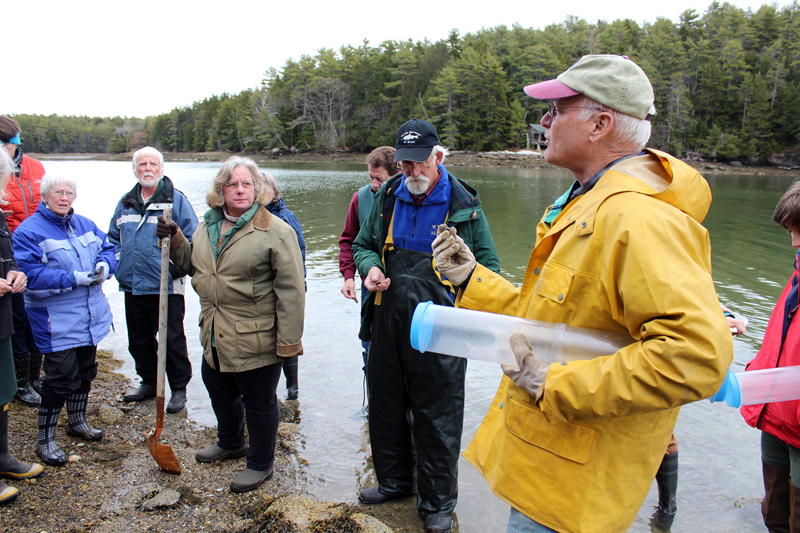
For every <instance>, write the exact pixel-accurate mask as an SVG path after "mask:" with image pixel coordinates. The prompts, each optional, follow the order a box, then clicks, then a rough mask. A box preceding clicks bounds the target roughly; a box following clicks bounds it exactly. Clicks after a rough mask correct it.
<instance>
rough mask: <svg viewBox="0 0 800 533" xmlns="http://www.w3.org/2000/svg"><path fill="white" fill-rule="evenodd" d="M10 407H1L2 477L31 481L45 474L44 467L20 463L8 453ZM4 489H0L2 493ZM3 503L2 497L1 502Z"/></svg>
mask: <svg viewBox="0 0 800 533" xmlns="http://www.w3.org/2000/svg"><path fill="white" fill-rule="evenodd" d="M6 409H8V405H3V406H0V476H2V477H6V478H13V479H30V478H34V477H38V476H40V475H41V474H42V472H44V468H43V467H42V465H39V464H36V463H23V462H21V461H18V460H17V459H16V458H14V456H12V455H11V453H10V452H9V451H8V411H7V410H6ZM2 490H3V489H2V488H0V492H1V491H2ZM2 501H3V498H2V495H0V502H2Z"/></svg>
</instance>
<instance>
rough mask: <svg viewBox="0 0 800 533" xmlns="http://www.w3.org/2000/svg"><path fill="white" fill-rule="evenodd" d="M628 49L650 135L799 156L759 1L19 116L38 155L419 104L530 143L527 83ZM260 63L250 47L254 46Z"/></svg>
mask: <svg viewBox="0 0 800 533" xmlns="http://www.w3.org/2000/svg"><path fill="white" fill-rule="evenodd" d="M598 53H607V54H625V55H628V56H629V57H630V58H631V59H633V60H634V61H636V62H637V63H638V64H639V65H640V66H641V67H642V68H643V69H644V70H645V72H646V73H647V74H648V76H649V77H650V80H651V82H652V83H653V86H654V88H655V93H656V107H657V108H658V115H657V116H655V117H654V118H653V119H652V122H653V136H652V137H651V140H650V146H651V147H654V148H659V149H662V150H666V151H669V152H671V153H674V154H676V155H677V156H679V157H690V156H693V155H695V154H696V155H699V156H702V157H707V158H718V159H722V160H733V159H740V160H743V161H745V162H747V163H751V164H757V163H760V162H767V161H772V162H773V163H778V164H786V161H792V162H793V161H794V160H795V159H796V152H797V148H798V145H800V90H799V89H800V4H798V2H797V1H796V0H795V1H793V2H792V3H791V4H789V5H786V6H784V7H781V6H778V5H777V4H773V5H762V6H761V7H760V8H759V9H758V10H757V11H750V10H743V9H741V8H738V7H736V6H732V5H730V4H728V3H720V2H713V3H711V4H710V5H709V6H708V8H707V9H706V10H705V12H704V13H702V14H699V13H698V12H697V11H695V10H687V11H685V12H683V13H682V14H681V15H680V17H679V20H678V21H671V20H668V19H665V18H658V19H657V20H655V21H654V22H647V23H641V24H640V23H637V22H635V21H633V20H630V19H626V20H615V21H613V22H606V21H598V22H597V23H589V22H587V21H586V20H583V19H580V18H578V17H568V18H567V19H566V20H565V21H564V22H562V23H560V24H551V25H549V26H547V27H545V28H544V29H533V28H522V27H520V26H518V25H514V26H512V27H506V26H498V27H494V28H489V29H482V30H481V31H478V32H475V33H467V34H465V35H463V36H462V35H459V33H458V31H457V30H452V31H451V32H450V35H449V38H448V39H445V40H440V41H436V42H429V41H424V42H416V43H415V42H411V41H385V42H383V43H380V44H379V45H377V46H373V45H372V44H370V43H369V42H367V41H364V42H363V44H362V45H361V46H358V47H353V46H350V45H347V46H343V47H341V48H340V49H339V50H338V51H335V50H333V49H321V50H319V51H318V53H317V54H316V55H315V56H313V57H310V56H301V57H300V59H298V60H292V59H290V60H287V61H286V63H285V65H284V66H283V68H282V69H281V70H276V69H274V68H270V69H269V70H267V71H266V72H265V75H264V79H263V80H262V81H261V85H260V87H258V88H253V89H247V90H244V91H242V92H240V93H238V94H235V95H234V94H222V95H220V96H217V95H214V96H210V97H208V98H206V99H204V100H203V101H197V102H194V103H192V104H191V105H188V106H183V107H176V108H175V109H173V110H172V111H171V112H170V113H165V114H161V115H157V116H150V117H145V118H126V117H113V118H110V117H72V116H59V115H50V116H43V115H23V114H20V115H15V116H14V118H15V119H16V120H17V121H18V122H19V124H20V128H21V130H22V148H23V150H24V151H28V152H37V153H52V154H58V153H114V152H127V151H130V150H132V149H136V148H139V147H141V146H144V145H152V146H155V147H156V148H159V149H160V150H162V151H165V152H204V151H212V150H213V151H230V152H251V153H260V152H268V151H285V150H299V151H307V150H325V151H339V150H351V151H358V152H364V151H368V150H370V149H372V148H374V147H376V146H379V145H382V144H394V136H395V132H396V130H397V127H398V126H399V125H400V124H401V123H403V122H405V121H406V120H408V119H409V118H413V117H420V118H428V119H429V120H431V121H432V122H433V123H434V124H436V126H437V128H438V129H439V133H440V137H441V138H442V141H443V143H445V144H446V145H447V146H449V147H450V148H453V149H457V150H476V151H485V150H503V149H508V148H514V147H522V148H524V147H525V134H526V131H527V128H528V124H536V123H538V122H539V120H540V119H541V116H542V113H544V112H546V110H547V108H546V105H544V104H543V103H542V102H537V101H535V100H532V99H530V98H528V97H527V96H525V94H524V93H523V92H522V88H523V86H525V85H527V84H530V83H535V82H537V81H541V80H546V79H550V78H553V77H555V76H557V75H558V74H559V73H561V72H562V71H564V70H565V69H566V68H568V67H569V66H570V65H571V64H572V63H574V62H575V61H576V60H577V59H578V58H580V57H581V56H583V55H585V54H598ZM253 60H254V61H257V60H258V59H257V54H254V58H253Z"/></svg>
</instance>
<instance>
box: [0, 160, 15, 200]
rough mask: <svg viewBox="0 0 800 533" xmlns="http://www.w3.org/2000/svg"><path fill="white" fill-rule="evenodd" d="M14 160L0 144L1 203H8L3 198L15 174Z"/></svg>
mask: <svg viewBox="0 0 800 533" xmlns="http://www.w3.org/2000/svg"><path fill="white" fill-rule="evenodd" d="M14 170H15V169H14V161H12V160H11V156H10V155H9V153H8V151H7V150H6V149H5V148H3V147H1V146H0V205H8V202H6V201H5V200H3V197H4V196H5V194H6V185H8V180H9V178H11V175H12V174H14Z"/></svg>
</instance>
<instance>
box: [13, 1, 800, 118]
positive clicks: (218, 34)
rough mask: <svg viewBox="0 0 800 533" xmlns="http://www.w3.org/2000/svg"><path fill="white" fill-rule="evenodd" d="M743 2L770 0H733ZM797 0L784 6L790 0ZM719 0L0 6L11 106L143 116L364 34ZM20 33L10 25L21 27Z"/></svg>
mask: <svg viewBox="0 0 800 533" xmlns="http://www.w3.org/2000/svg"><path fill="white" fill-rule="evenodd" d="M730 3H732V4H734V5H737V6H739V7H741V8H743V9H748V8H750V9H753V11H757V10H758V8H759V7H760V6H761V5H763V4H765V3H768V2H763V1H757V0H733V1H732V2H730ZM787 3H788V2H787V1H784V2H780V3H779V5H781V6H784V5H787ZM709 4H710V0H709V1H708V2H698V1H697V0H674V1H671V2H666V3H664V4H662V3H661V2H650V1H644V0H613V1H612V2H601V1H598V0H572V1H570V2H518V1H517V2H513V1H507V0H493V1H489V2H476V1H474V0H463V1H461V2H458V1H452V0H451V1H450V2H437V1H433V2H380V3H378V2H375V1H374V0H353V1H349V0H344V1H340V2H330V1H325V2H323V1H320V0H299V1H295V2H276V1H266V2H263V1H262V2H257V1H249V2H246V1H241V0H227V1H213V2H209V1H207V0H196V1H191V2H189V1H177V0H139V1H137V2H130V3H128V2H125V3H124V4H123V3H122V2H117V1H114V0H103V1H85V0H77V1H74V2H64V1H63V0H58V1H52V0H44V1H43V0H10V1H9V2H8V3H7V5H4V6H3V7H2V8H0V27H2V29H0V31H2V33H3V39H2V41H3V43H4V46H3V48H4V53H3V55H4V57H5V61H3V65H4V67H5V68H4V69H3V74H2V75H0V78H1V79H2V80H3V81H2V83H0V114H21V113H31V114H44V115H49V114H52V113H56V114H59V115H88V116H115V115H119V116H137V117H145V116H148V115H157V114H160V113H166V112H169V111H170V110H172V109H173V108H175V107H180V106H185V105H190V104H191V103H192V102H194V101H195V100H202V99H203V98H206V97H208V96H211V95H213V94H222V93H223V92H228V93H238V92H240V91H242V90H244V89H247V88H251V87H257V86H259V84H260V83H261V79H262V78H263V74H264V71H266V70H267V69H268V68H269V67H275V68H277V69H280V68H281V67H282V66H283V65H284V63H285V61H286V59H288V58H290V57H291V58H295V59H297V58H299V57H300V56H301V55H302V54H308V55H314V54H315V53H316V51H317V50H318V49H320V48H333V49H334V50H338V49H339V48H340V47H341V46H343V45H346V44H351V45H353V46H359V45H360V44H361V43H362V41H363V40H364V39H368V40H369V41H370V43H371V44H372V45H378V44H380V43H381V42H382V41H385V40H389V39H393V40H407V39H412V40H414V41H419V40H423V39H425V38H427V39H429V40H430V41H437V40H440V39H444V38H446V37H447V34H448V33H449V32H450V30H451V29H453V28H456V29H458V31H459V33H460V34H461V35H464V34H466V33H470V32H475V31H477V30H480V29H481V28H491V27H494V26H498V25H501V24H504V25H506V26H511V25H512V24H514V23H519V24H520V25H521V26H523V27H525V28H544V27H545V26H547V25H548V24H552V23H560V22H563V21H564V19H565V18H566V17H567V16H568V15H575V16H577V17H580V18H583V19H586V20H587V21H588V22H597V21H598V20H606V21H613V20H616V19H623V18H630V19H633V20H635V21H636V22H638V23H640V24H641V23H643V22H645V21H647V22H653V21H654V20H655V19H656V17H659V16H662V17H665V18H668V19H670V20H673V21H676V22H677V21H678V18H679V16H680V14H681V13H682V12H683V11H685V10H686V9H695V10H696V11H697V12H698V13H699V14H701V15H702V13H703V12H705V10H706V8H707V7H708V5H709ZM9 33H10V35H9Z"/></svg>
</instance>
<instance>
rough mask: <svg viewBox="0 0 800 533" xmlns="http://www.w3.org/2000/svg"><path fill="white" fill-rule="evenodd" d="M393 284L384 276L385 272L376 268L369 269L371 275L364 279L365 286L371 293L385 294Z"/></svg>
mask: <svg viewBox="0 0 800 533" xmlns="http://www.w3.org/2000/svg"><path fill="white" fill-rule="evenodd" d="M391 282H392V280H390V279H389V278H387V277H386V276H384V275H383V271H382V270H381V269H380V268H378V267H376V266H374V267H372V268H370V269H369V274H367V277H366V278H365V279H364V286H365V287H366V288H367V290H368V291H370V292H383V291H385V290H386V289H388V288H389V284H390V283H391Z"/></svg>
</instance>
